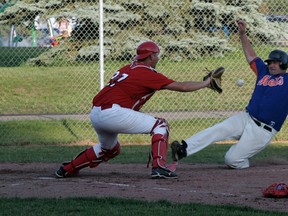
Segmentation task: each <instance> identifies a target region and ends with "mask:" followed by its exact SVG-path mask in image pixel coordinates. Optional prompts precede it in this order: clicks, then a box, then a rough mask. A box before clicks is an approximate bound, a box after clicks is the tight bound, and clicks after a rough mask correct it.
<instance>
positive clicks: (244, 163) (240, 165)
mask: <svg viewBox="0 0 288 216" xmlns="http://www.w3.org/2000/svg"><path fill="white" fill-rule="evenodd" d="M225 164H226V165H227V166H228V167H229V168H232V169H244V168H248V167H249V160H248V159H238V158H235V157H231V156H229V155H225Z"/></svg>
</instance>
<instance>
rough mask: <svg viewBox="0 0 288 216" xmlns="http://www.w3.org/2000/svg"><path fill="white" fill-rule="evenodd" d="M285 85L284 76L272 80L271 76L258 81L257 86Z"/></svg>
mask: <svg viewBox="0 0 288 216" xmlns="http://www.w3.org/2000/svg"><path fill="white" fill-rule="evenodd" d="M283 83H284V79H283V77H282V76H279V77H276V78H273V79H271V76H270V75H266V76H264V77H263V78H262V79H261V80H259V81H258V83H257V85H258V86H260V85H263V86H270V87H273V86H281V85H283Z"/></svg>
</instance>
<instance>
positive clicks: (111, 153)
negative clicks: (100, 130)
mask: <svg viewBox="0 0 288 216" xmlns="http://www.w3.org/2000/svg"><path fill="white" fill-rule="evenodd" d="M120 152H121V148H120V144H119V142H117V144H116V146H114V148H113V149H111V150H110V149H103V148H102V156H101V159H102V160H103V161H108V160H110V159H112V158H114V157H116V156H117V155H119V154H120Z"/></svg>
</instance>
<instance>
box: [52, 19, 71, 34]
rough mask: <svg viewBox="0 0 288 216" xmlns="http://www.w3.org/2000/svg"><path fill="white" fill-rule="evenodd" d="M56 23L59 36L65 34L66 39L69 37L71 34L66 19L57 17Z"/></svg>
mask: <svg viewBox="0 0 288 216" xmlns="http://www.w3.org/2000/svg"><path fill="white" fill-rule="evenodd" d="M56 22H57V24H58V30H59V34H63V33H64V32H66V33H65V34H68V37H70V36H71V32H72V26H71V24H70V20H69V19H68V18H67V17H59V18H58V19H56Z"/></svg>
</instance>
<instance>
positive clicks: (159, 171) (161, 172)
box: [151, 167, 178, 179]
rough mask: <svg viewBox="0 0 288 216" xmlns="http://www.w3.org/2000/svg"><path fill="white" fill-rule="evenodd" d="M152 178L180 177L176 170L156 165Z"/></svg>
mask: <svg viewBox="0 0 288 216" xmlns="http://www.w3.org/2000/svg"><path fill="white" fill-rule="evenodd" d="M151 177H152V179H160V178H164V179H170V178H178V176H177V174H176V173H175V172H172V171H171V170H169V169H168V168H162V167H156V168H152V174H151Z"/></svg>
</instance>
